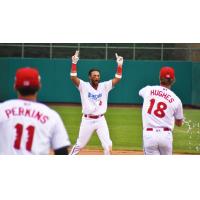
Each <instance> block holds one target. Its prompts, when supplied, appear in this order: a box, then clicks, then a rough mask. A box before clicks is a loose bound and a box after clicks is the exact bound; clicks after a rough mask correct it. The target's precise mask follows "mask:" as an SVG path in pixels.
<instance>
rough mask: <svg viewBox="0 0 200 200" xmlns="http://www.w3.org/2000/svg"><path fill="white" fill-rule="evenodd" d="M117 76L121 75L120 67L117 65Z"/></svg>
mask: <svg viewBox="0 0 200 200" xmlns="http://www.w3.org/2000/svg"><path fill="white" fill-rule="evenodd" d="M117 75H120V76H121V75H122V66H121V65H118V66H117Z"/></svg>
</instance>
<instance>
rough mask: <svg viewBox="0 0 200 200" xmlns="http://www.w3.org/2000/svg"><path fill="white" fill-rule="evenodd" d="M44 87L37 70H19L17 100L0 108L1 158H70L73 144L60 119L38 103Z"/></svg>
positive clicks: (53, 112) (16, 82) (10, 101)
mask: <svg viewBox="0 0 200 200" xmlns="http://www.w3.org/2000/svg"><path fill="white" fill-rule="evenodd" d="M40 87H41V83H40V75H39V72H38V70H37V69H35V68H29V67H25V68H20V69H18V70H17V72H16V76H15V83H14V88H15V90H16V91H17V95H18V99H13V100H7V101H5V102H3V103H1V104H0V154H2V155H7V154H9V155H10V154H14V155H18V154H25V155H33V154H49V152H50V150H52V149H53V150H54V153H55V154H56V155H59V154H68V147H69V146H70V141H69V137H68V134H67V132H66V130H65V127H64V124H63V122H62V120H61V118H60V116H59V115H58V114H57V113H56V112H55V111H53V110H52V109H50V108H49V107H47V106H46V105H44V104H41V103H37V102H36V99H37V92H38V91H39V89H40Z"/></svg>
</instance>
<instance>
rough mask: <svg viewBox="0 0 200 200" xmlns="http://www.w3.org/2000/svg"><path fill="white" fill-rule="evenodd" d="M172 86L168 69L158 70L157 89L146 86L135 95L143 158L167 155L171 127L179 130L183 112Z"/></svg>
mask: <svg viewBox="0 0 200 200" xmlns="http://www.w3.org/2000/svg"><path fill="white" fill-rule="evenodd" d="M174 82H175V73H174V69H173V68H172V67H163V68H161V70H160V86H146V87H144V88H143V89H141V90H140V91H139V95H140V96H142V97H143V99H144V102H143V108H142V121H143V148H144V153H145V154H146V155H171V154H172V149H173V146H172V145H173V136H172V131H173V128H174V123H175V124H176V125H177V126H181V125H182V122H183V108H182V103H181V100H180V99H179V98H178V97H177V96H176V95H175V93H174V92H172V91H171V90H170V89H171V86H172V85H173V83H174Z"/></svg>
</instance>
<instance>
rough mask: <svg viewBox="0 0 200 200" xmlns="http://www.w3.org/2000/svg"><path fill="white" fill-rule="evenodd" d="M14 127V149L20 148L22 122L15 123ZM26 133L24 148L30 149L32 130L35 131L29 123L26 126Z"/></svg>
mask: <svg viewBox="0 0 200 200" xmlns="http://www.w3.org/2000/svg"><path fill="white" fill-rule="evenodd" d="M15 129H16V134H17V135H16V139H15V143H14V148H15V149H20V145H21V140H22V134H23V125H22V124H16V125H15ZM26 130H27V133H28V139H27V142H26V150H27V151H31V147H32V144H33V136H34V131H35V127H34V126H31V125H29V126H28V127H27V128H26Z"/></svg>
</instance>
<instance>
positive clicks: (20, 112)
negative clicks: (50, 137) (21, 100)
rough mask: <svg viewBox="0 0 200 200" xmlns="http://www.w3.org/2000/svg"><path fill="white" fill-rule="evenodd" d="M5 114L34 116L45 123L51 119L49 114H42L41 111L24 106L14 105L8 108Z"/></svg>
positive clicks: (8, 115)
mask: <svg viewBox="0 0 200 200" xmlns="http://www.w3.org/2000/svg"><path fill="white" fill-rule="evenodd" d="M5 114H6V116H7V118H10V117H14V116H24V117H30V118H34V119H36V120H38V121H40V122H41V123H42V124H45V123H46V121H47V120H48V119H49V117H48V116H46V115H44V114H42V113H41V112H39V111H36V110H31V109H27V108H23V107H13V108H11V109H6V110H5Z"/></svg>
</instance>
